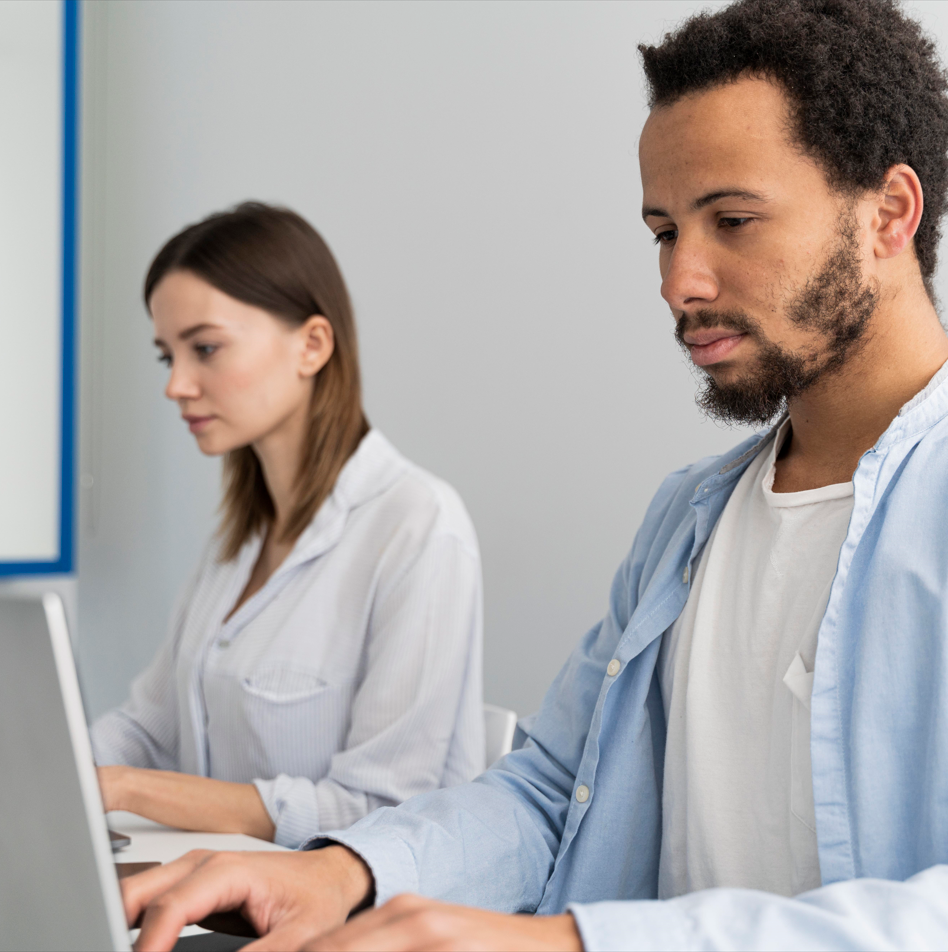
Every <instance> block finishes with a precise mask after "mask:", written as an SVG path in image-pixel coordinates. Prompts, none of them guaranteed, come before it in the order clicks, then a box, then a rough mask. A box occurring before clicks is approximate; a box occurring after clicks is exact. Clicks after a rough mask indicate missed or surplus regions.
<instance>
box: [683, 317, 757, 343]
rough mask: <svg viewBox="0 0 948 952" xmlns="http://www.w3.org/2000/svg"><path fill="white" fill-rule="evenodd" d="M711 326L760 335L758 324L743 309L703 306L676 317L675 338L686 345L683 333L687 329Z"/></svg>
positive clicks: (695, 329) (685, 332) (705, 328)
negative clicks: (731, 309)
mask: <svg viewBox="0 0 948 952" xmlns="http://www.w3.org/2000/svg"><path fill="white" fill-rule="evenodd" d="M713 327H721V328H724V329H725V330H729V331H737V332H738V333H740V334H748V335H750V336H753V337H758V336H760V325H759V324H758V323H757V321H755V320H754V319H753V318H752V317H750V316H749V315H747V314H745V313H744V312H743V311H714V310H711V309H710V308H703V309H702V310H700V311H694V312H690V313H689V312H687V311H685V312H683V313H682V314H681V316H680V317H678V318H677V319H676V321H675V339H676V340H677V341H678V343H679V344H681V346H682V347H684V346H686V345H685V334H687V333H688V331H697V330H707V329H710V328H713Z"/></svg>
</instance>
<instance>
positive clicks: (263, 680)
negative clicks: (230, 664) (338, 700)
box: [240, 665, 331, 704]
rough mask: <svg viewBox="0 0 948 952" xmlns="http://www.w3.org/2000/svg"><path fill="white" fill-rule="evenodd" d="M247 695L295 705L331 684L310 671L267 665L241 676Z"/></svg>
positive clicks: (241, 683)
mask: <svg viewBox="0 0 948 952" xmlns="http://www.w3.org/2000/svg"><path fill="white" fill-rule="evenodd" d="M240 686H241V688H243V690H244V692H245V693H246V694H249V695H251V696H252V697H255V698H259V699H260V700H262V701H269V702H270V703H271V704H296V703H298V702H300V701H306V700H309V699H310V698H313V697H315V696H316V695H317V694H320V693H321V692H323V691H325V690H326V689H327V688H329V687H330V686H331V685H330V684H329V683H328V682H327V681H325V680H324V679H323V678H321V677H320V676H319V675H318V674H316V673H315V672H313V671H307V670H306V669H302V668H297V667H294V666H287V665H270V666H267V667H264V668H261V669H260V670H259V671H255V672H254V673H253V674H251V675H249V676H247V677H244V678H242V679H241V682H240Z"/></svg>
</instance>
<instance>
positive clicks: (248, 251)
mask: <svg viewBox="0 0 948 952" xmlns="http://www.w3.org/2000/svg"><path fill="white" fill-rule="evenodd" d="M173 271H190V272H191V273H192V274H195V275H197V276H198V277H200V278H202V279H203V280H204V281H207V283H208V284H210V285H212V286H213V287H215V288H217V289H218V290H219V291H223V292H224V294H227V295H229V296H230V297H232V298H235V299H236V300H238V301H243V302H244V303H245V304H251V305H253V306H254V307H259V308H262V309H263V310H265V311H269V313H271V314H272V315H273V316H274V317H276V318H279V319H280V320H283V321H287V322H288V323H290V324H294V325H299V324H302V323H303V322H305V321H306V320H307V319H309V318H310V317H312V316H313V315H314V314H319V315H322V316H323V317H325V318H326V319H327V320H328V321H329V323H330V324H331V325H332V329H333V336H334V338H335V348H334V350H333V353H332V356H331V357H330V358H329V361H328V362H327V363H326V365H325V366H324V367H323V368H322V369H321V370H320V371H319V373H318V374H317V375H316V378H315V380H314V381H313V393H312V397H311V400H310V409H309V429H308V431H307V435H306V441H305V444H304V446H303V451H302V454H301V456H300V468H299V472H298V474H297V477H296V481H297V498H296V502H295V504H294V506H293V510H292V511H291V512H290V514H289V518H288V519H287V522H286V525H285V526H284V528H283V532H282V536H281V541H292V540H294V539H296V538H298V537H299V535H300V533H302V531H303V530H304V529H305V528H306V526H307V525H309V523H310V521H311V520H312V518H313V516H315V515H316V511H317V510H318V509H319V507H320V506H321V505H322V503H323V502H324V501H325V499H326V497H327V496H329V494H330V493H331V492H332V489H333V486H334V485H335V483H336V479H337V478H338V476H339V473H340V471H341V470H342V467H343V466H344V465H345V463H346V460H348V459H349V457H350V456H351V455H352V454H353V452H355V449H356V447H357V446H358V445H359V442H360V440H361V439H362V437H363V436H365V434H366V433H367V432H368V429H369V424H368V422H367V420H366V418H365V414H364V413H363V411H362V392H361V382H360V375H359V354H358V343H357V340H356V328H355V318H354V317H353V313H352V304H351V302H350V300H349V292H348V291H347V290H346V285H345V282H344V281H343V278H342V274H341V272H340V271H339V266H338V265H337V264H336V260H335V258H333V256H332V252H331V251H330V250H329V247H328V246H327V245H326V243H325V242H324V241H323V239H322V238H321V237H320V235H319V234H318V232H317V231H316V230H315V229H314V228H313V227H312V225H310V224H309V223H308V222H307V221H305V220H304V219H303V218H301V217H300V216H299V215H297V214H296V213H295V212H292V211H290V210H289V209H287V208H277V207H274V206H272V205H265V204H263V203H261V202H244V203H243V204H241V205H238V206H237V207H236V208H234V209H233V210H231V211H227V212H219V213H218V214H215V215H211V216H209V217H208V218H205V219H204V220H203V221H201V222H198V223H197V224H195V225H189V226H188V227H187V228H185V229H184V231H182V232H180V233H179V234H177V235H175V236H174V237H173V238H172V239H171V240H170V241H168V243H167V244H166V245H165V246H164V247H163V248H162V249H161V251H159V252H158V254H157V255H156V256H155V260H154V261H152V263H151V267H150V268H149V269H148V274H147V276H146V278H145V288H144V297H145V304H146V306H147V305H148V302H149V301H150V300H151V296H152V294H153V293H154V290H155V287H156V286H157V285H158V283H159V282H160V281H161V280H162V279H163V278H164V277H166V276H167V275H168V274H170V273H171V272H173ZM221 513H222V519H221V525H220V529H219V532H220V535H221V538H222V540H223V545H222V550H221V558H222V560H224V561H227V560H229V559H232V558H234V557H235V556H236V555H237V553H238V552H239V551H240V548H241V546H243V544H244V543H245V542H246V541H247V540H248V539H249V538H250V537H251V536H252V535H253V534H254V533H255V532H257V531H260V530H263V529H265V528H266V527H267V526H269V525H270V524H271V523H272V521H273V518H274V515H275V512H274V508H273V500H272V499H271V498H270V492H269V490H268V489H267V485H266V482H265V481H264V478H263V469H262V468H261V466H260V460H259V459H258V458H257V454H256V453H255V452H254V451H253V449H252V448H251V447H249V446H244V447H241V448H240V449H236V450H231V451H230V452H229V453H228V454H227V455H226V457H225V459H224V498H223V501H222V502H221Z"/></svg>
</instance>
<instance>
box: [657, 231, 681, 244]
mask: <svg viewBox="0 0 948 952" xmlns="http://www.w3.org/2000/svg"><path fill="white" fill-rule="evenodd" d="M677 237H678V229H677V228H668V229H666V230H665V231H660V232H658V233H657V234H656V235H655V239H654V241H655V244H656V245H667V244H670V243H671V242H673V241H674V240H675V239H676V238H677Z"/></svg>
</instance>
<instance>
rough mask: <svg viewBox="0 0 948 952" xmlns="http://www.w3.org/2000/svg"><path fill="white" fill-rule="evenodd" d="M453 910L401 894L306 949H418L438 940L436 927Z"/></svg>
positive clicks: (357, 951) (381, 951) (349, 951)
mask: <svg viewBox="0 0 948 952" xmlns="http://www.w3.org/2000/svg"><path fill="white" fill-rule="evenodd" d="M452 908H453V907H450V906H444V905H442V904H441V903H438V902H435V901H433V900H430V899H424V898H422V897H421V896H414V895H410V894H407V893H406V894H404V895H401V896H396V897H395V898H394V899H391V900H389V902H387V903H385V905H384V906H380V907H379V908H378V909H372V910H369V911H367V912H363V913H361V914H360V915H358V916H356V917H355V918H354V919H350V920H349V922H347V923H346V924H345V925H343V926H341V927H340V928H338V929H335V930H334V931H332V932H329V933H327V934H326V935H324V936H320V937H318V938H316V939H313V940H311V941H310V943H309V944H307V945H306V946H305V948H307V949H316V950H324V949H326V950H328V949H340V950H345V952H361V950H373V949H378V950H379V952H389V950H402V949H405V950H407V949H411V950H421V949H428V948H431V947H432V943H435V944H436V943H437V942H438V941H439V935H440V933H441V931H442V930H441V929H439V928H432V927H437V926H438V925H439V924H440V923H442V920H443V919H444V917H445V915H450V910H451V909H452Z"/></svg>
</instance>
